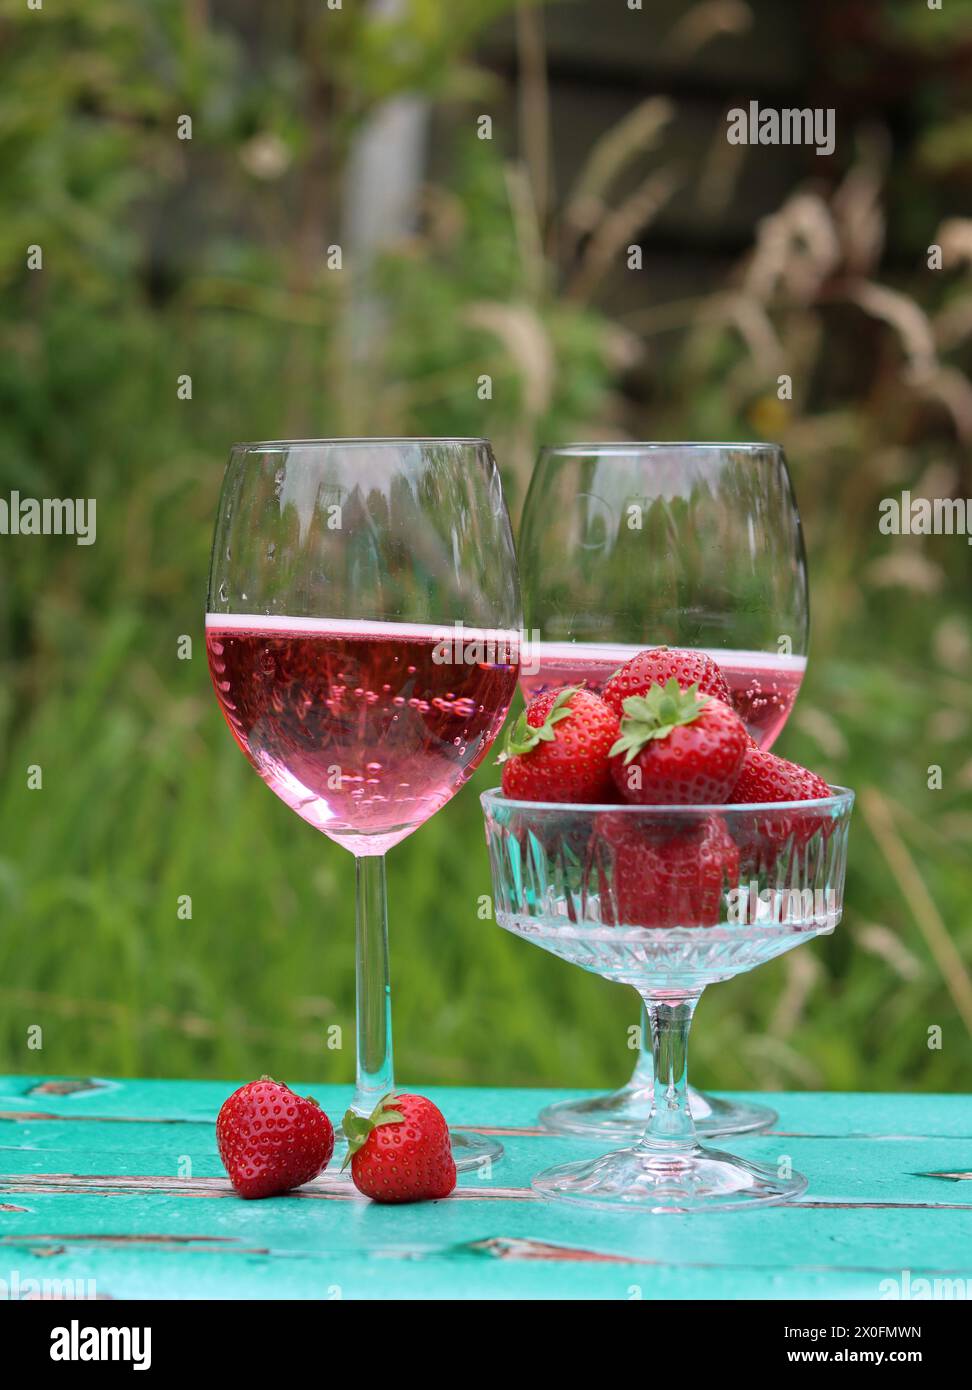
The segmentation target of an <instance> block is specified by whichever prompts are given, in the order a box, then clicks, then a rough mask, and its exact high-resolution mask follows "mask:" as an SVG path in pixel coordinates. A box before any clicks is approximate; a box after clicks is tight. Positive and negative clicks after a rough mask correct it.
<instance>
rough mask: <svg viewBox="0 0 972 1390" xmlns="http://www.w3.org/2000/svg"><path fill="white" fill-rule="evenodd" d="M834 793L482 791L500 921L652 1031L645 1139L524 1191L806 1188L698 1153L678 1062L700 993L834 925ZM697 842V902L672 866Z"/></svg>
mask: <svg viewBox="0 0 972 1390" xmlns="http://www.w3.org/2000/svg"><path fill="white" fill-rule="evenodd" d="M831 791H832V795H831V796H829V797H827V798H821V799H818V800H815V801H802V802H786V803H766V804H757V805H751V806H739V805H736V806H682V807H655V806H649V807H645V806H604V807H599V806H572V805H563V804H554V803H550V804H544V803H534V802H525V801H510V800H508V799H507V798H505V797H504V796H503V795H502V794H501V793H498V792H486V793H484V795H483V796H482V798H481V799H482V804H483V809H484V812H485V817H486V840H487V845H488V848H489V858H490V868H491V873H492V880H493V893H494V902H495V916H496V921H497V923H498V924H499V925H500V926H501V927H503V928H505V930H507V931H509V932H512V933H513V934H514V935H516V936H520V937H523V938H524V939H526V940H528V941H532V942H534V944H535V945H537V946H540V947H542V948H543V949H544V950H546V951H549V952H551V953H552V954H554V955H556V956H559V957H560V958H561V959H562V960H566V961H568V962H570V963H571V964H574V965H579V966H581V967H582V968H583V969H585V970H588V971H590V972H592V973H594V974H597V975H601V976H603V977H604V978H605V979H609V980H615V981H617V982H618V983H621V984H626V985H631V986H633V987H634V988H635V989H636V990H637V991H638V992H639V994H640V995H641V997H642V999H643V1001H644V1004H645V1007H646V1010H647V1013H648V1016H649V1019H650V1022H651V1031H652V1043H653V1049H654V1057H653V1064H654V1075H655V1085H654V1088H653V1103H652V1108H651V1112H650V1116H649V1119H648V1123H647V1129H646V1131H645V1135H644V1138H643V1139H642V1141H641V1143H640V1144H637V1145H635V1146H634V1147H633V1148H629V1149H624V1150H621V1151H620V1152H619V1153H617V1154H612V1155H608V1156H606V1157H605V1158H601V1159H597V1160H594V1161H593V1162H591V1161H588V1160H582V1161H581V1162H579V1163H574V1164H568V1165H565V1166H564V1167H563V1168H561V1169H555V1170H551V1171H550V1172H548V1173H545V1174H541V1175H539V1176H538V1177H537V1178H536V1179H535V1180H534V1187H535V1188H536V1189H537V1190H538V1191H539V1192H541V1193H542V1194H543V1195H545V1196H548V1197H553V1198H560V1199H563V1200H567V1201H571V1202H575V1203H577V1204H580V1205H584V1206H605V1207H610V1208H614V1209H616V1208H618V1207H619V1206H620V1207H639V1208H644V1209H647V1210H651V1211H696V1210H711V1209H714V1208H716V1207H730V1208H734V1207H737V1206H748V1205H750V1204H752V1203H755V1202H763V1203H765V1202H776V1201H785V1200H788V1199H789V1198H791V1197H793V1196H795V1195H797V1194H798V1193H799V1192H800V1191H802V1190H803V1188H804V1187H805V1185H806V1184H805V1181H804V1179H802V1178H801V1177H800V1175H798V1174H784V1175H780V1174H777V1173H775V1171H773V1170H771V1169H763V1168H760V1167H759V1166H758V1165H754V1164H748V1163H744V1162H743V1161H742V1160H740V1159H737V1158H734V1157H732V1156H731V1155H728V1154H723V1153H719V1152H716V1151H713V1150H707V1149H703V1148H702V1147H701V1146H700V1145H699V1143H698V1140H697V1137H696V1131H695V1126H694V1123H693V1120H692V1114H691V1111H690V1108H689V1104H688V1096H687V1082H686V1073H685V1056H686V1050H687V1035H688V1026H689V1023H690V1022H691V1015H692V1012H693V1010H694V1007H695V1004H696V1002H697V1001H698V998H699V996H700V994H701V992H702V990H703V988H705V986H707V985H710V984H713V983H716V982H718V981H721V980H726V979H730V978H732V977H733V976H735V975H738V974H741V973H743V972H744V971H747V970H752V969H753V968H755V967H756V966H758V965H761V964H763V963H764V962H766V961H769V960H772V959H773V958H774V957H775V956H778V955H782V954H783V953H784V952H786V951H789V950H792V949H793V948H794V947H795V946H798V945H800V944H801V943H802V942H804V941H807V940H809V939H811V938H812V937H814V936H819V935H823V934H828V933H830V932H832V931H833V930H834V927H835V926H836V925H837V923H838V922H839V920H840V916H841V912H842V909H843V889H844V874H845V869H846V856H847V835H848V828H849V823H850V814H851V808H852V805H853V799H854V798H853V793H852V792H850V791H848V790H846V789H844V788H840V787H835V788H832V789H831ZM713 844H714V845H715V846H716V847H717V853H716V854H715V857H713V853H712V852H711V846H712V845H713ZM703 845H704V846H706V849H705V854H706V860H705V862H706V864H707V865H708V869H707V870H706V877H707V886H706V889H705V891H704V892H702V893H699V892H696V891H694V890H693V889H692V888H691V886H690V884H689V880H688V878H687V877H686V876H685V875H683V876H682V877H681V878H679V877H678V875H677V874H676V872H675V868H677V866H678V865H681V866H682V867H683V868H684V867H685V866H686V865H690V864H692V863H693V862H696V863H697V862H701V860H700V859H699V855H700V853H701V851H700V848H699V847H700V846H703ZM713 865H714V866H715V870H714V872H713V871H712V866H713ZM687 884H688V885H689V886H688V887H687Z"/></svg>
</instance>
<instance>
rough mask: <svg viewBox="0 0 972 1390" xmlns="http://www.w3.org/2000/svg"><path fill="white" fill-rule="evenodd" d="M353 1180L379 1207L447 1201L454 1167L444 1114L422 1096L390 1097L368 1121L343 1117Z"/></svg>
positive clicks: (350, 1114) (353, 1115)
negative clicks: (440, 1198)
mask: <svg viewBox="0 0 972 1390" xmlns="http://www.w3.org/2000/svg"><path fill="white" fill-rule="evenodd" d="M343 1128H344V1133H345V1134H346V1135H347V1138H348V1152H347V1157H346V1158H345V1160H344V1163H343V1164H342V1165H341V1167H342V1171H343V1169H344V1168H346V1167H347V1166H348V1164H349V1163H350V1164H351V1180H352V1182H353V1183H354V1185H355V1187H356V1188H357V1189H358V1191H359V1192H363V1193H364V1195H365V1196H366V1197H371V1198H373V1199H374V1201H376V1202H423V1201H426V1200H429V1199H433V1200H434V1199H435V1198H438V1197H448V1195H449V1193H450V1192H451V1191H452V1189H453V1188H454V1187H455V1185H456V1165H455V1161H454V1159H453V1157H452V1147H451V1145H450V1143H449V1129H448V1126H447V1125H446V1122H445V1119H444V1118H443V1115H442V1111H441V1110H440V1109H439V1108H438V1106H436V1105H433V1104H432V1102H431V1101H430V1100H426V1098H425V1097H424V1096H412V1095H399V1096H396V1095H387V1096H384V1097H383V1098H382V1099H381V1100H380V1101H379V1102H378V1104H377V1105H376V1106H375V1108H374V1110H373V1111H372V1113H371V1115H370V1116H368V1117H367V1118H366V1117H365V1116H364V1115H358V1114H356V1113H355V1111H353V1110H349V1111H348V1112H347V1114H346V1115H345V1117H344V1122H343Z"/></svg>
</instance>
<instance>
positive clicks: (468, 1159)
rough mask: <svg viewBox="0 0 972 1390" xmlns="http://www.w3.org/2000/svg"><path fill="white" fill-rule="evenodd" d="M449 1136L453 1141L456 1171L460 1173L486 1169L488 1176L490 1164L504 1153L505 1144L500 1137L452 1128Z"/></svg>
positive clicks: (496, 1161)
mask: <svg viewBox="0 0 972 1390" xmlns="http://www.w3.org/2000/svg"><path fill="white" fill-rule="evenodd" d="M449 1138H450V1140H451V1141H452V1157H453V1158H454V1159H455V1161H456V1171H457V1172H459V1173H468V1172H471V1171H472V1170H474V1169H478V1170H480V1171H482V1170H483V1169H485V1171H486V1175H487V1176H488V1174H489V1166H488V1165H490V1164H493V1163H498V1162H499V1160H500V1159H501V1158H502V1157H503V1154H504V1149H503V1145H502V1144H501V1143H500V1142H499V1140H498V1139H493V1138H492V1137H491V1136H490V1135H487V1134H476V1133H475V1132H474V1131H473V1130H470V1129H450V1130H449Z"/></svg>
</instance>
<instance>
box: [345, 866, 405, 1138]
mask: <svg viewBox="0 0 972 1390" xmlns="http://www.w3.org/2000/svg"><path fill="white" fill-rule="evenodd" d="M354 862H355V913H354V929H355V930H354V947H355V972H356V973H355V999H356V1005H357V1019H356V1026H357V1075H356V1078H355V1088H354V1098H353V1099H352V1101H351V1108H352V1109H353V1110H356V1111H357V1112H358V1114H359V1115H370V1114H371V1112H372V1110H374V1108H375V1106H376V1105H377V1104H378V1102H379V1100H381V1098H382V1096H384V1095H387V1094H388V1092H389V1091H391V1090H392V1089H393V1087H394V1084H395V1080H394V1074H393V1067H392V1034H391V980H390V977H389V971H388V905H387V899H386V893H385V856H384V855H383V854H368V855H362V856H360V857H359V858H356V859H355V861H354Z"/></svg>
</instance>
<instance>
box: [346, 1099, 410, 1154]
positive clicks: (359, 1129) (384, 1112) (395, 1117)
mask: <svg viewBox="0 0 972 1390" xmlns="http://www.w3.org/2000/svg"><path fill="white" fill-rule="evenodd" d="M395 1100H396V1097H395V1096H394V1095H393V1094H392V1093H391V1092H390V1091H389V1093H388V1095H387V1096H382V1098H381V1100H380V1101H379V1102H378V1104H377V1105H376V1106H375V1108H374V1110H372V1112H371V1114H370V1115H359V1114H358V1113H357V1111H356V1110H350V1109H349V1110H347V1111H346V1112H345V1115H344V1119H343V1120H342V1121H341V1128H342V1130H343V1131H344V1137H345V1139H347V1141H348V1151H347V1153H346V1154H345V1155H344V1162H343V1163H342V1164H341V1172H342V1173H343V1172H344V1170H345V1168H347V1166H348V1164H349V1163H350V1162H351V1160H352V1158H354V1156H355V1154H356V1153H357V1152H358V1150H359V1149H361V1148H363V1147H364V1145H365V1144H366V1143H367V1140H368V1135H369V1134H370V1133H371V1131H372V1130H373V1129H377V1128H378V1126H379V1125H400V1124H403V1123H404V1120H405V1116H404V1115H403V1114H402V1113H401V1111H400V1110H395V1109H394V1108H393V1106H394V1102H395Z"/></svg>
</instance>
